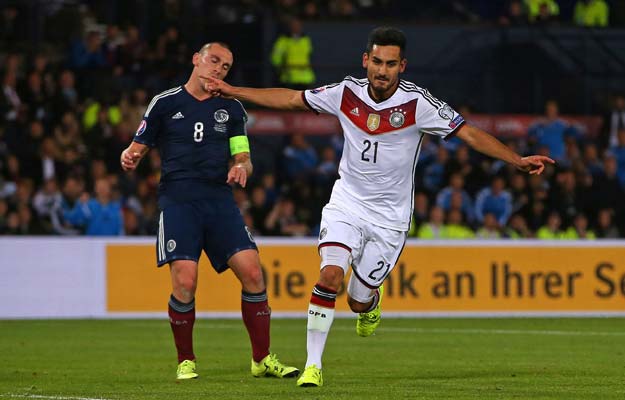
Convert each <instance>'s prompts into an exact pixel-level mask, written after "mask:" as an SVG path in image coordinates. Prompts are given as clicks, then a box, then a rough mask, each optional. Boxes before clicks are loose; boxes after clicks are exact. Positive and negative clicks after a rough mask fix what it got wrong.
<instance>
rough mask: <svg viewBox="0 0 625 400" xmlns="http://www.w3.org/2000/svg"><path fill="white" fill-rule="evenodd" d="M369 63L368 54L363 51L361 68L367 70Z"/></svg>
mask: <svg viewBox="0 0 625 400" xmlns="http://www.w3.org/2000/svg"><path fill="white" fill-rule="evenodd" d="M368 61H369V54H368V53H367V52H366V51H365V52H364V53H362V67H363V68H367V62H368Z"/></svg>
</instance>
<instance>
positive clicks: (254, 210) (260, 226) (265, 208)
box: [249, 186, 271, 235]
mask: <svg viewBox="0 0 625 400" xmlns="http://www.w3.org/2000/svg"><path fill="white" fill-rule="evenodd" d="M270 211H271V208H269V205H268V202H267V193H266V192H265V189H264V188H263V187H262V186H255V187H254V188H253V189H252V194H251V195H250V208H249V213H250V216H251V218H252V221H253V223H254V227H255V228H256V231H257V232H258V233H260V234H261V235H267V234H268V232H267V230H266V229H265V220H266V219H267V216H268V215H269V212H270Z"/></svg>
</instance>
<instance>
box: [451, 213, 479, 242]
mask: <svg viewBox="0 0 625 400" xmlns="http://www.w3.org/2000/svg"><path fill="white" fill-rule="evenodd" d="M444 231H445V239H473V238H475V232H473V230H471V228H469V227H468V226H467V225H466V224H465V222H464V217H463V215H462V211H460V210H457V209H452V210H449V212H448V213H447V225H446V226H445V230H444Z"/></svg>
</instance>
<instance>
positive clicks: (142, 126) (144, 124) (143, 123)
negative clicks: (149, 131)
mask: <svg viewBox="0 0 625 400" xmlns="http://www.w3.org/2000/svg"><path fill="white" fill-rule="evenodd" d="M147 127H148V123H147V121H146V120H144V119H142V120H141V123H140V124H139V127H138V128H137V133H136V135H137V136H140V135H141V134H142V133H143V132H145V128H147Z"/></svg>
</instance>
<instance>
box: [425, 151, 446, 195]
mask: <svg viewBox="0 0 625 400" xmlns="http://www.w3.org/2000/svg"><path fill="white" fill-rule="evenodd" d="M448 161H449V151H448V150H447V148H445V146H439V147H438V150H437V152H436V160H434V162H432V163H431V164H430V165H428V166H427V167H426V168H425V170H424V172H423V187H424V188H425V189H426V190H427V192H428V194H429V195H430V196H435V195H436V193H437V192H438V191H439V190H440V189H441V188H443V185H444V183H445V172H446V171H445V170H446V166H447V163H448Z"/></svg>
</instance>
